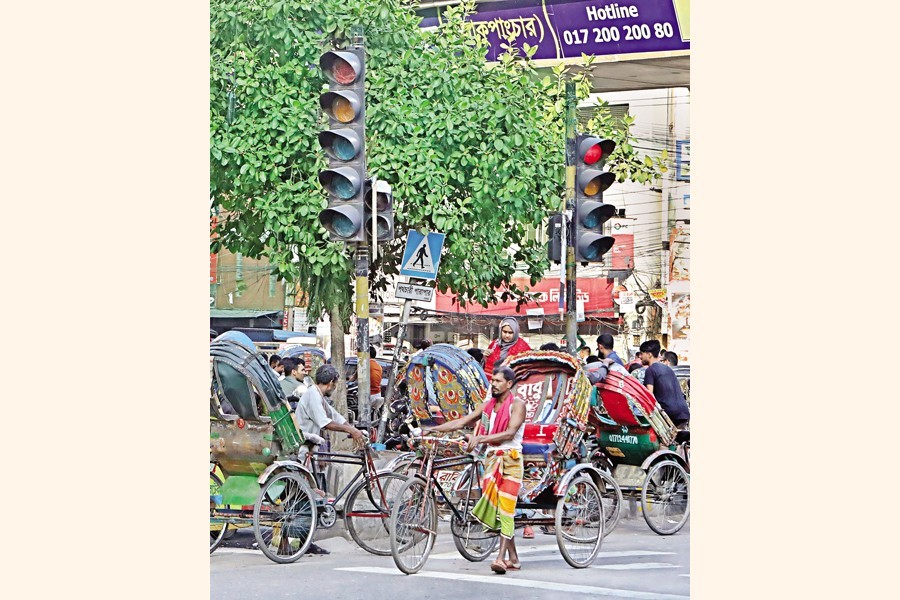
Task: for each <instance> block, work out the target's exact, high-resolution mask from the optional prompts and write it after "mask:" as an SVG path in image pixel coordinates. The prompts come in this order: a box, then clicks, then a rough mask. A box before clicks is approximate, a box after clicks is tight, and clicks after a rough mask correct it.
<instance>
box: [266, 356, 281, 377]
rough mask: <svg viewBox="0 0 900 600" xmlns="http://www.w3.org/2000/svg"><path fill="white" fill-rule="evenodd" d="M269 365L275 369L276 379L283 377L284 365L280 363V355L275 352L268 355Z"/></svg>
mask: <svg viewBox="0 0 900 600" xmlns="http://www.w3.org/2000/svg"><path fill="white" fill-rule="evenodd" d="M269 367H270V368H271V369H272V370H273V371H275V376H276V377H277V378H278V381H281V380H282V379H284V366H283V365H282V364H281V357H280V356H278V355H277V354H273V355H272V356H270V357H269Z"/></svg>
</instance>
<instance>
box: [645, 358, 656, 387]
mask: <svg viewBox="0 0 900 600" xmlns="http://www.w3.org/2000/svg"><path fill="white" fill-rule="evenodd" d="M652 366H653V365H650V367H652ZM650 367H647V370H646V371H644V387H645V388H647V391H649V392H650V393H651V394H653V384H654V382H655V381H656V377H655V376H654V374H653V370H652V369H651V368H650Z"/></svg>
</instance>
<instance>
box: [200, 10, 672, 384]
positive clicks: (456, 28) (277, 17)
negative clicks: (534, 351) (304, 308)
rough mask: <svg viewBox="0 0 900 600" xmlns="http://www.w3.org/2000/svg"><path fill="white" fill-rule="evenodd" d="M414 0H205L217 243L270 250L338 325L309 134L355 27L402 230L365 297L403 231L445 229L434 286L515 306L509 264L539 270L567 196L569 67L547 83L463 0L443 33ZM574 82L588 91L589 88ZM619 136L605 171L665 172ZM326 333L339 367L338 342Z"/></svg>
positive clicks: (330, 251)
mask: <svg viewBox="0 0 900 600" xmlns="http://www.w3.org/2000/svg"><path fill="white" fill-rule="evenodd" d="M409 4H410V3H408V2H401V1H400V0H320V1H318V2H313V1H312V0H276V1H266V0H213V1H212V2H211V3H210V9H211V10H210V13H211V35H210V57H211V81H210V126H211V136H210V159H211V160H210V193H211V197H212V201H213V202H214V203H215V204H216V205H218V206H219V207H220V208H221V210H222V213H221V216H220V219H219V222H218V227H217V233H218V237H216V238H215V240H214V242H213V245H214V247H213V251H215V250H217V248H218V247H220V246H221V247H226V248H228V249H230V250H232V251H234V252H241V253H243V254H245V255H247V256H254V257H266V258H268V259H269V261H270V263H271V265H272V269H273V272H274V273H275V274H276V275H278V276H279V277H280V278H283V279H285V280H287V281H289V282H293V283H296V284H297V285H298V286H299V288H300V289H301V290H303V292H304V293H305V294H307V299H308V301H309V303H310V306H309V314H311V315H313V314H321V311H323V310H324V311H326V312H328V314H329V315H330V317H331V319H332V323H333V332H336V331H337V330H336V329H335V327H337V326H338V325H340V330H341V331H346V329H347V324H348V319H349V309H350V306H351V302H350V293H351V292H350V290H351V275H352V266H351V262H350V256H349V252H348V250H347V249H346V248H345V247H344V246H343V245H341V244H338V243H331V242H328V241H327V237H326V234H325V230H324V229H323V228H322V227H321V226H320V225H319V223H318V220H317V217H318V213H319V211H320V210H321V209H322V208H324V206H325V205H326V199H325V194H324V192H323V190H322V189H321V187H320V186H319V183H318V180H317V175H318V172H319V171H320V170H321V169H322V168H324V165H325V161H324V158H323V153H322V152H321V150H320V148H319V147H318V143H317V141H316V135H317V133H318V131H320V130H321V128H322V127H321V123H322V120H321V119H322V117H321V115H320V111H319V108H318V98H319V94H320V93H321V92H322V90H323V87H324V86H325V81H324V78H323V76H322V74H321V73H320V72H319V70H318V68H317V64H318V59H319V57H320V56H321V54H322V52H323V51H324V50H326V49H329V48H331V47H333V46H336V47H340V46H341V45H343V44H345V43H346V42H347V40H348V38H349V35H350V31H351V28H352V27H353V26H354V25H355V24H358V23H362V24H364V25H365V34H366V50H367V61H366V71H367V74H366V88H367V91H366V96H367V105H366V121H367V124H366V128H367V140H366V148H367V155H368V168H369V172H370V173H372V174H375V175H376V176H377V177H378V178H379V179H384V180H386V181H388V182H389V183H390V184H391V186H392V187H393V191H394V197H395V203H394V210H395V226H396V237H395V239H394V241H393V242H391V243H388V244H384V245H382V246H381V247H380V248H379V257H378V260H376V261H374V262H373V264H372V277H371V289H372V291H373V292H374V293H375V294H378V293H379V292H380V291H381V290H384V289H385V287H386V285H387V283H388V280H389V278H390V277H391V276H393V275H395V274H397V272H398V262H399V259H400V257H401V256H400V255H401V253H402V249H403V244H404V240H405V237H406V232H407V231H408V229H410V228H416V229H420V230H433V231H441V232H443V233H445V234H446V240H445V248H446V249H447V252H446V253H445V254H444V255H443V257H442V259H441V272H440V277H439V279H438V287H439V289H440V290H441V291H446V290H448V289H451V290H453V291H454V292H455V293H457V294H458V296H459V298H460V301H461V302H462V303H471V302H474V303H477V304H481V305H485V306H486V305H487V304H488V303H491V302H494V301H495V298H494V293H495V292H494V290H495V289H497V288H500V289H503V290H504V292H503V299H507V298H509V297H513V298H518V299H524V294H525V290H522V289H520V288H518V287H516V286H515V285H513V284H512V283H511V281H510V279H511V278H512V276H513V273H514V272H515V271H516V267H517V265H518V266H519V267H522V265H525V267H524V268H525V269H526V273H527V275H528V276H529V277H530V279H531V282H532V284H534V283H536V282H537V280H539V279H540V278H541V276H542V275H543V272H544V271H545V270H546V268H547V266H548V263H547V257H546V251H545V248H544V247H543V246H542V245H539V244H537V243H536V242H534V241H528V240H527V239H526V234H527V232H528V231H529V230H533V229H534V228H537V227H540V226H542V223H543V222H544V221H545V219H546V216H547V213H548V211H550V210H554V209H557V208H558V207H559V204H560V201H561V198H562V195H563V185H564V170H563V168H564V167H563V163H564V150H563V148H564V146H563V126H564V124H563V119H562V112H563V110H562V108H563V107H562V101H563V98H564V94H563V86H564V82H565V80H566V79H567V78H569V77H571V76H572V75H571V74H570V73H569V72H568V70H567V69H566V68H563V67H560V68H558V69H554V70H553V74H552V76H551V75H547V76H545V77H543V78H542V77H541V76H540V75H539V74H538V72H537V71H536V70H535V69H534V68H533V67H532V65H531V64H530V62H529V57H530V55H531V54H533V51H532V50H529V49H526V52H525V56H520V55H518V54H517V53H516V52H515V51H510V52H508V53H507V54H505V55H503V56H502V57H501V59H500V61H499V62H498V63H496V64H493V65H489V64H487V63H486V62H485V50H486V46H485V41H484V40H483V39H479V38H477V37H476V36H475V35H474V33H473V28H472V27H471V25H470V24H469V23H468V22H466V21H465V19H464V17H465V15H466V14H467V13H468V12H471V11H472V10H473V9H474V3H472V2H465V3H463V4H462V5H460V6H456V7H450V8H448V9H447V10H446V12H445V13H444V14H443V25H442V26H441V28H440V29H439V30H423V29H421V28H420V27H419V18H418V17H417V16H416V15H415V14H414V13H413V11H412V9H411V8H410V6H409ZM586 63H588V64H589V63H590V59H589V58H586ZM576 80H577V81H578V93H579V97H581V98H583V97H585V96H586V95H587V93H588V91H589V87H588V84H587V81H586V80H585V79H584V77H583V76H578V77H576ZM609 133H610V136H611V137H612V134H614V133H615V132H612V131H610V132H609ZM616 135H619V137H620V138H623V140H624V136H623V134H616ZM617 141H619V142H620V150H619V151H617V153H616V154H614V155H613V159H614V160H612V161H611V162H610V166H611V168H612V170H614V171H616V172H618V173H619V176H620V177H624V176H625V175H626V174H627V176H629V177H631V178H635V177H638V176H640V177H651V178H652V177H654V176H658V167H659V162H658V161H657V162H654V161H652V160H650V161H648V162H649V164H646V163H645V162H644V159H643V157H638V156H637V155H636V154H635V153H634V150H633V148H631V147H630V146H629V145H628V144H623V143H622V142H621V141H620V140H617ZM333 339H334V341H336V342H338V343H336V344H333V353H332V355H333V357H334V360H335V363H336V366H338V368H341V367H342V365H343V345H342V343H340V342H341V341H342V340H340V339H336V336H335V337H334V338H333ZM338 361H339V362H338Z"/></svg>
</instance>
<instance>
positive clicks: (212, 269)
mask: <svg viewBox="0 0 900 600" xmlns="http://www.w3.org/2000/svg"><path fill="white" fill-rule="evenodd" d="M218 264H219V255H218V254H210V255H209V282H210V283H216V267H217V266H218Z"/></svg>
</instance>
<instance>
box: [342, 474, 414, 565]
mask: <svg viewBox="0 0 900 600" xmlns="http://www.w3.org/2000/svg"><path fill="white" fill-rule="evenodd" d="M404 483H406V477H404V476H402V475H398V474H397V473H380V474H378V475H376V476H375V477H373V478H371V479H363V480H362V481H360V482H359V483H358V484H356V487H354V488H353V490H352V491H351V492H350V495H349V496H347V502H346V504H344V525H345V526H346V527H347V531H349V532H350V537H352V538H353V541H355V542H356V543H357V544H358V545H359V547H360V548H362V549H363V550H365V551H366V552H371V553H372V554H376V555H378V556H390V554H391V539H390V537H389V535H390V521H391V509H392V508H393V507H394V500H395V498H396V497H397V492H398V491H400V488H401V487H402V486H403V484H404Z"/></svg>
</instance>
